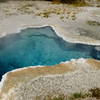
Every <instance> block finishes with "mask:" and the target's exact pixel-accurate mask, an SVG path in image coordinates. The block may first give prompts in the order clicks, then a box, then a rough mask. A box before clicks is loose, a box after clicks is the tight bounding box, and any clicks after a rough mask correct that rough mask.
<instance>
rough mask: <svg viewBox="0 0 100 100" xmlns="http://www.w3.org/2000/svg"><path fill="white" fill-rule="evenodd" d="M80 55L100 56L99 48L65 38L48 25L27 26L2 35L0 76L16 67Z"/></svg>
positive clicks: (56, 61)
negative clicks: (71, 41)
mask: <svg viewBox="0 0 100 100" xmlns="http://www.w3.org/2000/svg"><path fill="white" fill-rule="evenodd" d="M77 58H95V59H100V51H97V50H96V49H95V46H91V45H84V44H78V43H69V42H66V41H64V40H63V39H62V38H60V37H58V36H57V35H56V34H55V32H54V30H53V29H52V28H51V27H49V26H47V27H42V28H27V29H24V30H22V31H21V32H20V33H16V34H15V33H14V34H11V35H8V36H5V37H3V38H0V78H1V76H2V75H3V74H4V73H6V72H8V71H11V70H13V69H17V68H22V67H27V66H34V65H54V64H59V63H60V62H61V61H68V60H71V59H77Z"/></svg>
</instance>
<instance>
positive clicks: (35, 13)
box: [0, 1, 100, 45]
mask: <svg viewBox="0 0 100 100" xmlns="http://www.w3.org/2000/svg"><path fill="white" fill-rule="evenodd" d="M42 25H52V26H55V27H57V28H58V31H59V33H60V35H61V36H62V37H65V40H67V41H70V42H78V43H79V42H81V43H87V44H94V45H95V44H96V45H99V44H100V28H99V27H100V8H99V7H74V6H71V5H67V4H52V3H51V2H46V1H45V2H44V1H41V3H40V1H31V2H29V1H22V2H21V1H15V2H14V1H10V2H6V3H0V36H1V37H2V36H5V35H6V34H10V33H16V31H18V30H20V29H21V28H22V27H25V26H27V27H28V26H42ZM62 30H63V31H62Z"/></svg>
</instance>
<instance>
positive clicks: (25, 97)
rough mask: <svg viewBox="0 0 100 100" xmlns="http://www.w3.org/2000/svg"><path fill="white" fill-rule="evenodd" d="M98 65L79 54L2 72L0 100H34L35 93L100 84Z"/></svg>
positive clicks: (97, 85)
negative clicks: (56, 63)
mask: <svg viewBox="0 0 100 100" xmlns="http://www.w3.org/2000/svg"><path fill="white" fill-rule="evenodd" d="M99 69H100V61H98V60H94V59H83V58H81V59H78V60H71V61H69V62H63V63H61V64H58V65H55V66H37V67H36V66H33V67H29V68H21V69H18V70H14V71H11V72H8V73H7V74H5V75H4V77H3V79H2V81H1V87H0V100H33V99H34V100H35V97H36V96H42V97H44V96H46V95H48V94H54V95H56V94H60V93H61V94H70V93H73V92H79V91H83V92H84V91H87V90H88V89H90V88H93V87H99V88H100V77H99V76H100V70H99ZM32 98H33V99H32Z"/></svg>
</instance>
